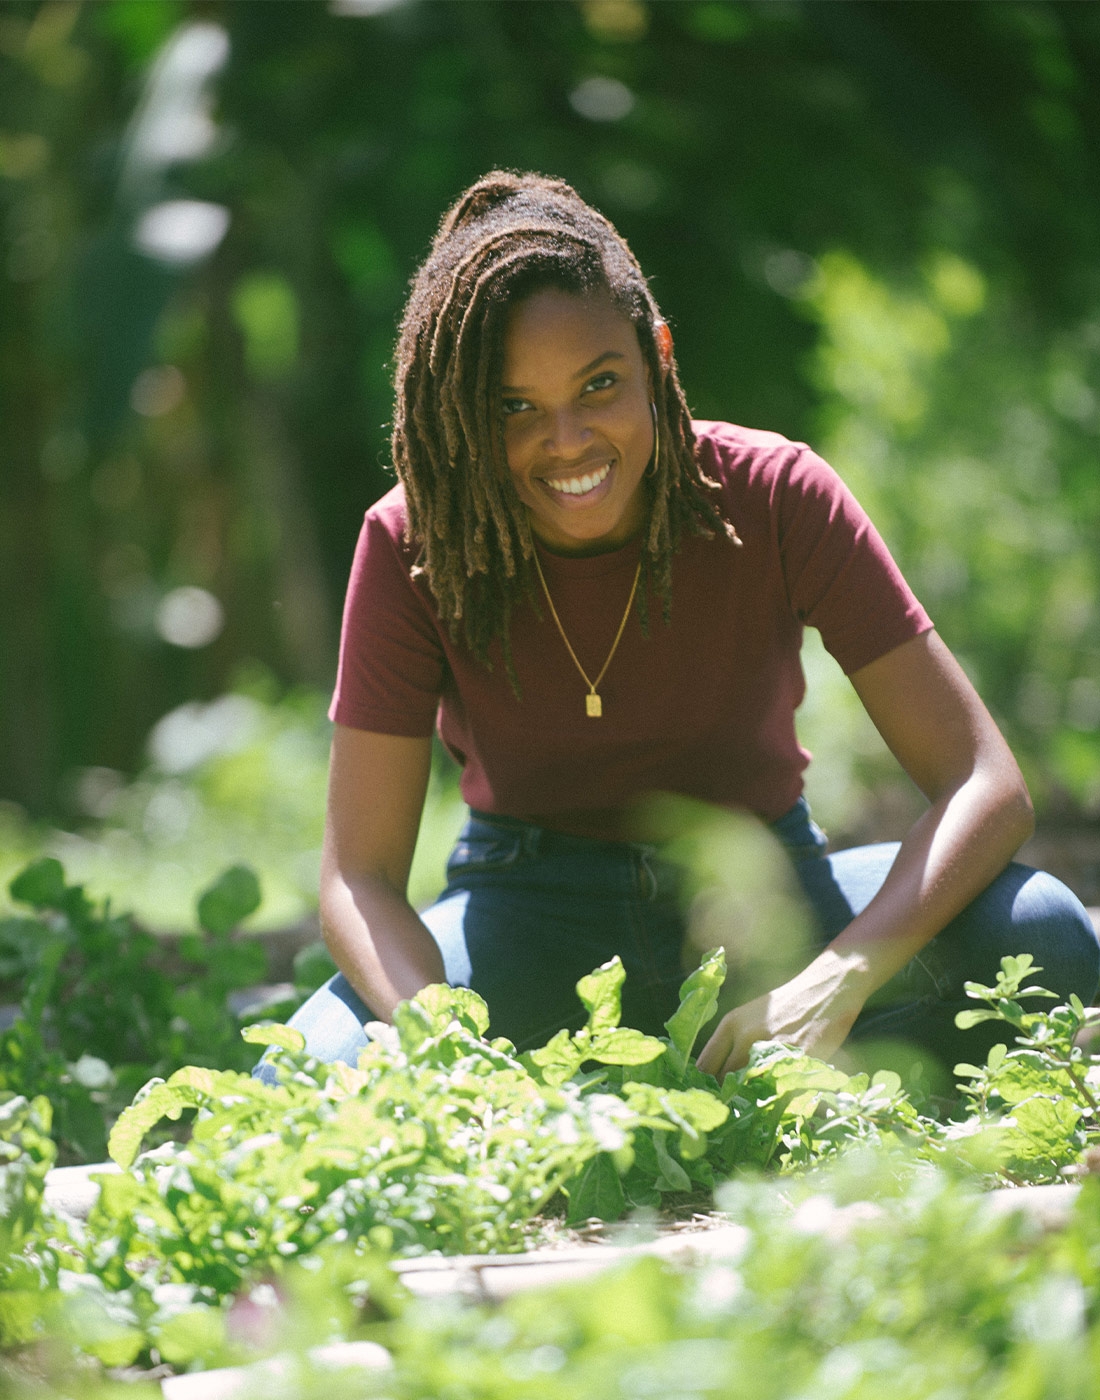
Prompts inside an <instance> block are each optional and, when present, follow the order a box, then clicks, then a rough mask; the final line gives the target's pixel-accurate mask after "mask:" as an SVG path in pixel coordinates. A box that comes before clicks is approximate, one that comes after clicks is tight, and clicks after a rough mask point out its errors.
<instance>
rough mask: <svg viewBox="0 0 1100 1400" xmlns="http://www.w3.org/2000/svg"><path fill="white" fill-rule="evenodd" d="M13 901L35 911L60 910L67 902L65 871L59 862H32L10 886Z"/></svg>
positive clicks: (46, 858) (48, 857)
mask: <svg viewBox="0 0 1100 1400" xmlns="http://www.w3.org/2000/svg"><path fill="white" fill-rule="evenodd" d="M8 889H9V890H10V892H11V897H12V899H15V900H18V901H19V903H20V904H29V905H31V906H32V907H33V908H35V909H59V908H60V907H61V906H62V905H63V904H64V902H65V871H64V868H63V867H62V864H61V862H60V861H59V860H55V859H54V858H53V856H43V858H42V859H41V860H36V861H32V862H31V864H30V865H28V866H27V867H26V868H25V869H24V870H21V871H20V872H19V874H18V875H17V876H16V877H15V879H14V880H12V882H11V884H10V885H9V886H8Z"/></svg>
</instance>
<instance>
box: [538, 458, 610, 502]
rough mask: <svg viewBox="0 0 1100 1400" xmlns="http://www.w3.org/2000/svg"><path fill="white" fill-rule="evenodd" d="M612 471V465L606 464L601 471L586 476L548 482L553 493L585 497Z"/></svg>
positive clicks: (588, 473)
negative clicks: (558, 492)
mask: <svg viewBox="0 0 1100 1400" xmlns="http://www.w3.org/2000/svg"><path fill="white" fill-rule="evenodd" d="M610 470H611V463H610V462H606V463H605V464H604V465H603V466H602V467H601V468H600V469H599V471H595V472H586V473H585V474H584V476H571V477H567V478H565V479H564V480H562V481H549V480H548V481H547V483H546V484H547V486H549V487H550V489H551V490H552V491H561V492H562V493H563V495H566V496H584V495H586V494H587V493H588V492H589V491H591V490H592V489H593V488H594V487H596V486H599V484H600V482H601V481H603V480H604V478H605V477H606V476H607V474H608V472H609V471H610Z"/></svg>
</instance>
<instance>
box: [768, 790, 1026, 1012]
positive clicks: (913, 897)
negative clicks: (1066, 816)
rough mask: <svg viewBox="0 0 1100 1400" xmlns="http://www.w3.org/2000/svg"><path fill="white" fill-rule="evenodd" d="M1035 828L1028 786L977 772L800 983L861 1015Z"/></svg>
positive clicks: (935, 810)
mask: <svg viewBox="0 0 1100 1400" xmlns="http://www.w3.org/2000/svg"><path fill="white" fill-rule="evenodd" d="M1032 826H1033V823H1032V815H1031V804H1030V801H1029V800H1028V797H1027V792H1026V789H1025V788H1024V787H1023V785H1022V783H1020V782H1019V781H1018V780H1014V779H1013V778H1012V776H1011V775H1009V776H1007V777H1002V776H1001V775H993V776H989V775H982V774H975V775H973V776H972V777H971V778H970V779H968V780H967V781H966V782H965V783H963V784H962V785H961V786H960V787H959V788H958V789H957V790H955V791H954V792H950V793H947V794H945V795H943V796H942V797H940V798H939V799H938V800H937V801H935V802H934V803H933V804H932V805H931V806H930V807H929V809H928V810H927V811H926V812H925V813H924V814H923V816H921V817H920V819H919V820H918V821H917V822H916V823H915V824H914V825H913V827H912V828H911V829H910V831H909V832H908V834H907V835H906V837H905V840H904V841H903V842H902V844H901V848H900V850H899V851H898V855H897V858H896V859H895V861H894V864H893V866H892V867H891V869H890V872H889V874H888V875H887V877H886V880H885V881H884V883H883V885H882V887H881V889H880V890H879V891H878V893H877V894H876V895H875V897H874V898H873V899H872V900H871V902H870V904H868V905H867V907H866V909H864V910H863V912H862V913H860V914H859V915H857V917H856V918H855V919H854V920H853V921H852V923H850V924H849V925H848V927H847V928H846V929H844V930H843V931H842V932H841V933H840V934H838V935H837V937H836V938H835V939H833V941H832V942H831V943H830V944H829V946H828V947H827V948H826V949H825V950H824V951H823V952H822V953H821V954H820V955H819V956H818V957H817V958H815V959H814V961H813V962H812V963H811V964H810V965H809V966H808V967H807V968H806V969H804V971H803V972H802V973H800V974H798V976H797V977H796V978H795V979H794V980H795V981H798V982H800V983H801V984H802V985H803V986H804V987H805V988H806V990H807V991H809V990H810V988H811V987H813V986H820V988H821V990H822V991H823V992H824V993H825V994H826V995H827V996H830V997H835V998H836V999H837V1001H838V1004H842V1005H849V1006H852V1007H854V1008H855V1009H856V1011H857V1012H858V1010H859V1009H860V1008H861V1007H862V1006H863V1004H864V1002H865V1001H866V1000H867V999H868V997H870V996H871V995H872V993H873V992H875V991H877V990H878V989H879V987H881V986H882V985H883V984H884V983H886V982H888V981H889V980H890V978H891V977H893V976H894V974H895V973H896V972H899V971H900V970H901V968H903V967H904V966H905V964H906V963H907V962H909V961H910V959H911V958H912V957H914V956H915V955H916V954H917V953H919V952H920V950H921V949H922V948H923V947H924V946H925V944H927V943H928V942H929V941H930V940H931V939H932V938H934V937H935V936H936V934H937V933H939V932H940V930H941V929H943V928H944V926H945V925H946V924H948V923H949V922H950V921H951V920H952V919H953V918H954V917H955V915H956V914H958V913H959V912H960V911H961V910H962V909H964V908H965V907H966V905H967V904H969V903H970V901H971V900H972V899H974V898H975V896H976V895H978V894H980V893H981V891H982V890H983V889H985V888H986V886H987V885H988V884H989V883H990V882H991V881H992V880H993V879H995V878H996V876H997V875H998V874H999V873H1000V872H1001V871H1002V870H1003V869H1004V867H1005V865H1007V863H1008V862H1009V861H1010V860H1011V859H1012V857H1013V855H1014V854H1015V853H1016V851H1017V850H1018V849H1019V847H1020V845H1021V844H1022V843H1023V841H1025V840H1026V839H1027V837H1028V836H1029V835H1030V834H1031V831H1032Z"/></svg>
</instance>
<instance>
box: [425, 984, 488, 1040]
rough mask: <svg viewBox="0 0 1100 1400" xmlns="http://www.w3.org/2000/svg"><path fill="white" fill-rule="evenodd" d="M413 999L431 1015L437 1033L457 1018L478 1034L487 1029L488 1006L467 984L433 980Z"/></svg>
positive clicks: (434, 1030) (469, 1029)
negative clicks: (460, 985)
mask: <svg viewBox="0 0 1100 1400" xmlns="http://www.w3.org/2000/svg"><path fill="white" fill-rule="evenodd" d="M416 1001H417V1002H418V1003H419V1005H420V1006H422V1007H423V1008H424V1010H425V1011H426V1012H427V1013H428V1015H429V1016H430V1017H431V1021H432V1029H433V1032H434V1034H436V1035H438V1034H439V1033H440V1032H441V1031H444V1030H446V1028H447V1026H448V1025H449V1024H450V1023H451V1022H452V1021H459V1022H460V1023H462V1024H463V1025H464V1026H465V1027H466V1029H467V1030H468V1031H471V1032H472V1033H473V1034H474V1035H478V1036H482V1035H484V1034H485V1032H486V1031H487V1030H488V1029H489V1008H488V1007H487V1006H486V1005H485V1002H484V1000H483V999H482V998H481V997H479V996H478V994H477V993H476V992H474V991H471V990H470V988H469V987H450V986H448V985H447V983H446V982H434V983H432V985H431V986H428V987H422V988H421V989H420V991H419V992H417V994H416Z"/></svg>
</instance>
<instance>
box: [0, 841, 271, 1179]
mask: <svg viewBox="0 0 1100 1400" xmlns="http://www.w3.org/2000/svg"><path fill="white" fill-rule="evenodd" d="M10 892H11V896H12V898H13V900H15V901H16V902H17V903H18V904H22V905H25V906H27V907H29V909H30V910H31V911H32V912H31V914H29V915H18V916H15V917H12V918H8V919H5V920H3V921H0V980H2V981H3V982H5V983H8V984H15V985H18V986H20V987H21V988H22V998H21V1003H20V1014H19V1016H18V1017H17V1018H16V1020H15V1022H14V1024H13V1025H11V1026H10V1027H9V1028H8V1029H7V1030H5V1031H3V1032H2V1033H0V1092H7V1093H14V1094H26V1095H34V1094H47V1095H48V1096H49V1098H50V1100H51V1103H52V1104H53V1108H54V1118H53V1131H54V1134H55V1137H56V1139H57V1141H58V1143H59V1144H60V1146H61V1148H62V1152H63V1154H64V1156H65V1157H66V1158H67V1159H68V1160H83V1161H101V1160H102V1159H103V1157H104V1155H105V1153H106V1133H107V1127H108V1125H109V1123H110V1121H112V1120H113V1118H114V1117H115V1116H117V1114H118V1113H119V1112H120V1111H121V1109H122V1108H123V1107H124V1106H125V1105H126V1104H127V1103H128V1102H129V1101H130V1100H131V1099H132V1098H133V1096H134V1093H135V1092H136V1090H137V1089H138V1088H139V1086H140V1085H141V1084H142V1083H143V1082H144V1081H145V1080H147V1079H148V1078H149V1077H150V1075H158V1074H161V1075H162V1074H165V1073H169V1072H171V1071H172V1070H173V1069H175V1068H177V1067H179V1066H181V1065H184V1064H187V1063H188V1062H191V1063H197V1064H221V1065H231V1066H232V1065H236V1066H240V1067H242V1068H243V1067H244V1066H245V1065H247V1064H248V1063H249V1060H250V1056H251V1052H250V1051H249V1050H248V1048H247V1047H246V1046H245V1045H243V1043H242V1042H241V1039H240V1035H239V1029H240V1027H239V1022H238V1021H237V1019H236V1017H235V1016H234V1014H233V1013H232V1011H231V1010H230V1009H229V1006H228V1003H227V996H228V993H229V992H230V991H232V990H234V989H235V988H238V987H245V986H248V985H250V984H252V983H254V982H256V981H259V980H262V978H263V975H264V970H265V959H264V953H263V950H262V948H261V946H260V945H259V944H257V943H255V942H252V941H247V940H239V941H238V940H234V939H233V938H232V937H231V936H230V935H231V933H232V931H233V929H234V928H235V927H236V926H237V924H239V923H240V921H241V920H242V919H243V918H245V917H247V915H248V914H249V913H251V912H252V910H253V909H255V907H256V905H257V904H258V902H259V890H258V887H257V883H256V878H255V876H254V875H253V874H252V872H251V871H249V870H247V869H246V868H244V867H241V866H236V867H232V868H231V869H229V870H227V871H226V872H224V874H223V875H221V876H220V877H219V879H217V880H216V881H215V882H214V883H213V884H212V885H211V886H210V887H209V888H208V889H207V890H205V891H204V892H203V893H202V894H201V895H200V897H199V899H198V910H197V912H198V921H199V925H200V930H201V931H200V932H199V933H197V934H194V935H191V936H189V937H186V938H183V939H181V940H179V941H178V942H177V944H176V947H175V955H176V957H177V958H178V960H179V961H180V963H181V964H182V975H180V974H177V975H176V976H171V975H170V974H169V972H168V970H167V968H166V965H165V953H164V949H163V946H162V945H161V944H160V943H159V942H158V940H157V939H155V938H154V937H153V936H152V935H151V934H149V933H147V932H145V930H143V929H141V928H140V927H138V925H137V924H135V923H134V921H133V919H132V918H131V917H130V916H129V915H127V914H115V913H114V912H113V911H112V910H111V907H110V903H109V901H108V902H105V903H103V904H102V905H98V904H96V903H94V902H93V901H92V900H90V899H89V898H88V897H87V896H86V894H85V893H84V890H83V888H82V887H81V886H79V885H73V884H69V883H68V882H67V881H66V879H65V874H64V871H63V869H62V867H61V865H60V863H59V862H58V861H56V860H54V859H52V858H50V857H45V858H43V859H40V860H37V861H35V862H33V863H32V864H31V865H29V866H27V867H26V869H24V870H23V871H22V872H21V873H20V874H19V875H17V876H16V877H15V879H14V880H13V881H12V882H11V885H10Z"/></svg>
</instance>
